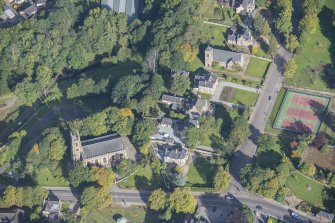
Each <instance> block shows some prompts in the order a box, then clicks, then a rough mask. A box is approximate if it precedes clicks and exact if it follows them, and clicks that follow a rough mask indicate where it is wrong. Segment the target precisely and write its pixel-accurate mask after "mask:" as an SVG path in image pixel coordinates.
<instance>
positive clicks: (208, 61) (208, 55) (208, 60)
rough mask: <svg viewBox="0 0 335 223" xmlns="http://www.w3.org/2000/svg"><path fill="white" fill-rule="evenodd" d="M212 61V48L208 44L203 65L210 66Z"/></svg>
mask: <svg viewBox="0 0 335 223" xmlns="http://www.w3.org/2000/svg"><path fill="white" fill-rule="evenodd" d="M212 63H213V48H212V47H210V46H208V47H207V48H206V50H205V67H206V68H212Z"/></svg>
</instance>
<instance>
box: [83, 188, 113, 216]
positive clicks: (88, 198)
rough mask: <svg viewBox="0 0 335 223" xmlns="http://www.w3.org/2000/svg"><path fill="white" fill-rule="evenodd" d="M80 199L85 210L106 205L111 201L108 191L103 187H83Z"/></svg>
mask: <svg viewBox="0 0 335 223" xmlns="http://www.w3.org/2000/svg"><path fill="white" fill-rule="evenodd" d="M80 201H81V203H82V205H83V206H84V207H85V209H86V210H88V211H90V210H92V209H95V208H104V207H107V206H108V205H109V204H110V203H111V202H112V197H111V195H110V193H109V191H108V190H107V189H105V188H94V187H87V188H85V189H84V191H83V193H82V195H81V198H80Z"/></svg>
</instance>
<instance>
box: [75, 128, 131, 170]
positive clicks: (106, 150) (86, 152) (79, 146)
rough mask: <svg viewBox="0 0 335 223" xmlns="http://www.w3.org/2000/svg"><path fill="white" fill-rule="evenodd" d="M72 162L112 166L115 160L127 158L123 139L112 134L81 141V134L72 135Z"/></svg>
mask: <svg viewBox="0 0 335 223" xmlns="http://www.w3.org/2000/svg"><path fill="white" fill-rule="evenodd" d="M71 140H72V146H71V149H72V161H73V162H79V161H82V162H83V164H84V165H85V166H86V165H98V166H110V165H111V163H112V161H113V160H119V159H122V158H127V153H126V150H125V148H124V144H123V141H122V138H121V136H120V135H118V134H110V135H106V136H101V137H97V138H93V139H89V140H84V141H81V139H80V135H79V132H77V133H76V134H72V133H71Z"/></svg>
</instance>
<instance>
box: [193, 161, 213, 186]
mask: <svg viewBox="0 0 335 223" xmlns="http://www.w3.org/2000/svg"><path fill="white" fill-rule="evenodd" d="M215 172H216V167H215V165H213V164H211V163H210V162H209V161H208V160H206V159H205V158H203V157H199V158H196V159H195V160H194V161H193V163H192V165H191V166H190V168H189V170H188V174H187V178H188V181H187V182H188V184H189V185H190V186H192V187H210V188H211V187H212V186H213V185H212V184H213V178H214V175H215Z"/></svg>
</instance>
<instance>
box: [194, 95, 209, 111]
mask: <svg viewBox="0 0 335 223" xmlns="http://www.w3.org/2000/svg"><path fill="white" fill-rule="evenodd" d="M206 106H207V100H204V99H201V98H198V99H197V102H196V103H195V107H196V109H197V110H198V111H201V109H202V108H203V107H206Z"/></svg>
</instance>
